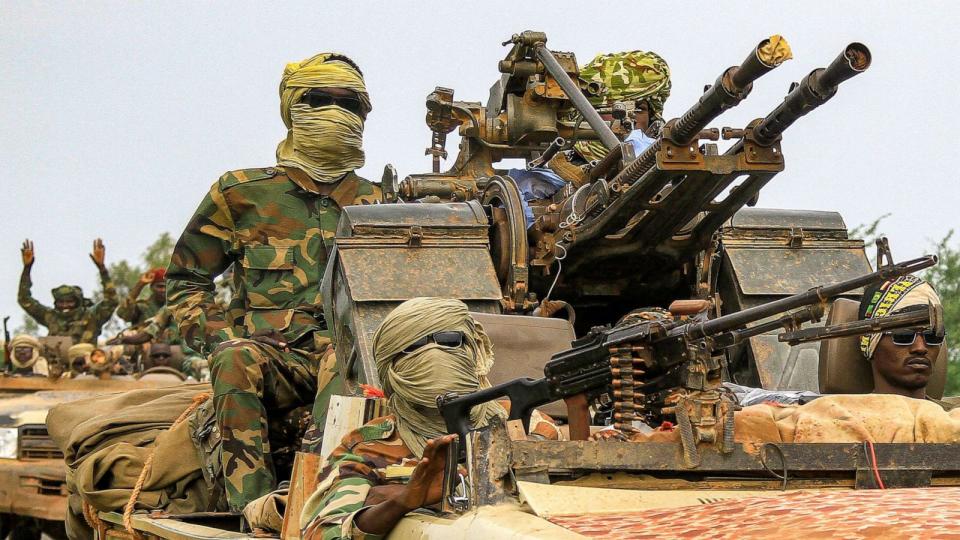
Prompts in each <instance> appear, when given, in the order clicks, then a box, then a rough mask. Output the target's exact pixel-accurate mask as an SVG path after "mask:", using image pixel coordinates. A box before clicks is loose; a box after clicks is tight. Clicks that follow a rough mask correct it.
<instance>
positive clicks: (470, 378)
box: [373, 298, 507, 456]
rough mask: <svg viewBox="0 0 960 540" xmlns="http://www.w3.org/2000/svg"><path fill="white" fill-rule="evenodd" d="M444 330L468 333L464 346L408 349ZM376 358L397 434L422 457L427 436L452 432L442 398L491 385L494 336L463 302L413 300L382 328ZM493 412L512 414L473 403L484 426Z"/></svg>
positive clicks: (377, 336)
mask: <svg viewBox="0 0 960 540" xmlns="http://www.w3.org/2000/svg"><path fill="white" fill-rule="evenodd" d="M441 331H459V332H463V335H464V343H463V345H462V346H460V347H456V348H452V347H444V346H442V345H437V344H435V343H430V344H428V345H425V346H423V347H421V348H419V349H417V350H416V351H413V352H411V353H409V354H408V353H404V352H403V349H404V348H406V347H407V346H408V345H410V344H411V343H413V342H414V341H416V340H418V339H420V338H422V337H424V336H427V335H430V334H433V333H436V332H441ZM373 356H374V360H375V361H376V364H377V374H378V375H379V377H380V384H381V386H382V387H383V391H384V393H385V394H386V395H387V398H388V402H387V403H388V406H389V407H390V409H391V410H392V411H393V412H394V413H395V414H396V416H397V432H398V433H399V435H400V438H401V439H402V440H403V442H404V444H406V445H407V447H408V448H409V449H410V450H411V451H413V452H414V453H415V454H416V455H417V456H422V455H423V449H424V447H425V446H426V443H427V440H428V439H432V438H436V437H440V436H442V435H445V434H447V428H446V424H445V423H444V421H443V418H442V417H441V416H440V411H439V410H438V409H437V396H439V395H442V394H446V393H448V392H454V393H457V394H460V395H463V394H468V393H471V392H475V391H477V390H480V389H482V388H489V387H490V381H488V380H487V373H489V372H490V368H491V367H492V366H493V348H492V346H491V344H490V338H489V337H487V334H486V333H485V332H484V331H483V327H482V326H481V325H480V323H478V322H476V321H475V320H474V319H473V317H471V316H470V313H469V312H468V311H467V306H466V304H464V303H463V302H461V301H460V300H455V299H449V298H413V299H411V300H407V301H406V302H404V303H402V304H400V305H399V306H397V308H396V309H394V310H393V311H392V312H390V314H389V315H387V317H386V318H385V319H384V320H383V323H382V324H381V325H380V328H378V329H377V332H376V334H375V335H374V337H373ZM494 416H499V417H501V418H506V416H507V413H506V411H505V410H504V409H503V407H501V406H500V405H499V404H497V403H495V402H490V403H485V404H483V405H478V406H476V407H474V408H473V410H472V411H471V414H470V420H471V422H472V423H473V425H474V426H476V427H483V426H485V425H487V423H488V422H489V421H490V420H491V419H492V418H493V417H494Z"/></svg>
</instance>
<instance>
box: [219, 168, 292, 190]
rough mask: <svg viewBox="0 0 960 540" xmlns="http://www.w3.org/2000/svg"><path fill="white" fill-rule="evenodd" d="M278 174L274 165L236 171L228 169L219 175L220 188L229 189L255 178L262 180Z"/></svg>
mask: <svg viewBox="0 0 960 540" xmlns="http://www.w3.org/2000/svg"><path fill="white" fill-rule="evenodd" d="M277 174H278V171H277V169H276V168H275V167H262V168H254V169H238V170H236V171H230V172H227V173H224V174H223V176H221V177H220V181H219V184H220V190H221V191H222V190H224V189H229V188H231V187H233V186H236V185H240V184H245V183H247V182H253V181H256V180H263V179H265V178H273V177H274V176H276V175H277Z"/></svg>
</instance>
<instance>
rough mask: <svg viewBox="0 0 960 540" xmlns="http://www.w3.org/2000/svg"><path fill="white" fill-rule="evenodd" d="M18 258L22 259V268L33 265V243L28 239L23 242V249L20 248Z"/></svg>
mask: <svg viewBox="0 0 960 540" xmlns="http://www.w3.org/2000/svg"><path fill="white" fill-rule="evenodd" d="M20 257H21V258H22V259H23V265H24V266H32V265H33V261H34V258H33V242H31V241H30V240H29V239H28V240H24V241H23V247H21V248H20Z"/></svg>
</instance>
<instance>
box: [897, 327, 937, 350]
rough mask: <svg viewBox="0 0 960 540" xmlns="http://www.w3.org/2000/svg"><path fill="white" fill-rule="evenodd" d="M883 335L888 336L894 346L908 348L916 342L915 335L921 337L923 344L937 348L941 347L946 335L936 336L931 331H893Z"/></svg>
mask: <svg viewBox="0 0 960 540" xmlns="http://www.w3.org/2000/svg"><path fill="white" fill-rule="evenodd" d="M884 334H885V335H888V336H890V339H891V340H893V344H894V345H900V346H902V347H909V346H910V345H913V343H914V342H915V341H916V340H917V334H920V335H922V336H923V342H924V343H926V344H927V345H929V346H931V347H938V346H940V345H943V339H944V337H946V334H938V333H936V332H934V331H933V330H927V331H926V332H919V331H913V330H893V331H889V332H884Z"/></svg>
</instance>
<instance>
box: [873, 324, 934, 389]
mask: <svg viewBox="0 0 960 540" xmlns="http://www.w3.org/2000/svg"><path fill="white" fill-rule="evenodd" d="M939 354H940V346H939V345H938V346H931V345H927V344H926V342H925V341H924V340H923V336H920V335H918V336H915V338H914V340H913V345H897V344H895V343H894V342H893V338H891V337H890V336H889V335H884V336H883V337H882V338H880V343H879V344H877V350H876V351H874V353H873V359H872V361H873V371H874V377H877V376H879V377H881V378H882V379H883V381H884V382H886V383H887V384H888V385H889V386H890V387H891V389H894V390H903V391H904V392H905V394H906V393H910V392H916V391H919V390H920V389H923V388H926V386H927V383H928V382H929V381H930V376H931V375H932V374H933V366H934V365H935V363H936V361H937V355H939ZM877 382H878V383H879V381H877ZM898 393H899V392H898Z"/></svg>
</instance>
